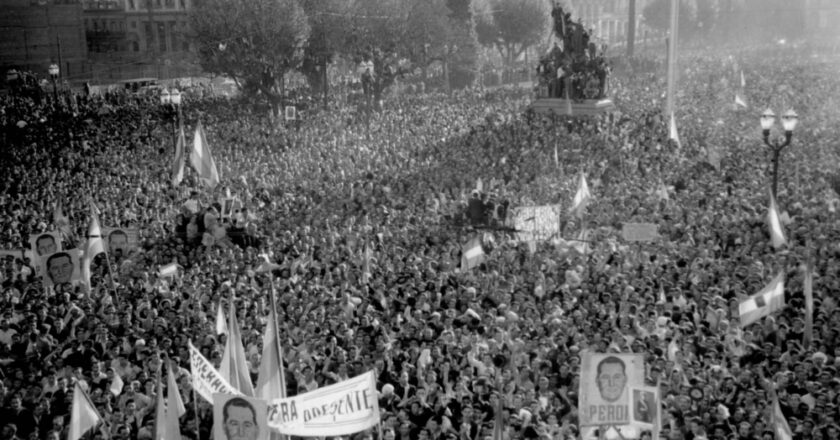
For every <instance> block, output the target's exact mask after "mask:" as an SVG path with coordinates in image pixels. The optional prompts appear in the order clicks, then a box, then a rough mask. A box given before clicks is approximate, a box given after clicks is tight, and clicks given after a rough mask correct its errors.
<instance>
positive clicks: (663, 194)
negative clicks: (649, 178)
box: [656, 180, 671, 200]
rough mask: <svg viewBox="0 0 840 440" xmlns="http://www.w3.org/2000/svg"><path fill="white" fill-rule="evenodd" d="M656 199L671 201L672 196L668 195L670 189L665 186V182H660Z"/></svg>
mask: <svg viewBox="0 0 840 440" xmlns="http://www.w3.org/2000/svg"><path fill="white" fill-rule="evenodd" d="M656 197H658V198H659V200H670V199H671V196H670V194H669V193H668V187H667V186H665V182H663V181H662V180H660V181H659V188H657V189H656Z"/></svg>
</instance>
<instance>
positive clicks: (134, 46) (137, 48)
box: [131, 41, 140, 52]
mask: <svg viewBox="0 0 840 440" xmlns="http://www.w3.org/2000/svg"><path fill="white" fill-rule="evenodd" d="M131 50H133V51H134V52H140V43H138V42H137V41H132V42H131Z"/></svg>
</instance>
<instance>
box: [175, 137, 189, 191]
mask: <svg viewBox="0 0 840 440" xmlns="http://www.w3.org/2000/svg"><path fill="white" fill-rule="evenodd" d="M186 145H187V140H186V138H185V137H184V127H183V126H182V127H181V128H180V130H179V132H178V143H177V144H175V162H174V163H173V164H172V186H178V185H180V184H181V181H182V180H184V148H185V146H186Z"/></svg>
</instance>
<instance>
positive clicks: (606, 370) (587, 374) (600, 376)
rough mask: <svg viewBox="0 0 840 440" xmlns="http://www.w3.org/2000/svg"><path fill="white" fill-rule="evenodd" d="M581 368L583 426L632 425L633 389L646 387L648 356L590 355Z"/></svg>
mask: <svg viewBox="0 0 840 440" xmlns="http://www.w3.org/2000/svg"><path fill="white" fill-rule="evenodd" d="M580 368H581V370H580V371H581V375H580V393H579V394H578V396H579V397H578V408H580V414H579V417H580V426H581V427H584V426H599V425H610V426H620V425H627V424H630V421H631V414H630V410H631V408H630V400H631V392H630V389H632V388H641V387H643V386H644V380H645V377H644V374H645V360H644V357H642V355H638V354H631V353H616V354H603V353H601V354H598V353H590V352H586V353H583V357H582V359H581V363H580Z"/></svg>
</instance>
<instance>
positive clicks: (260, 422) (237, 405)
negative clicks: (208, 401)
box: [213, 393, 269, 440]
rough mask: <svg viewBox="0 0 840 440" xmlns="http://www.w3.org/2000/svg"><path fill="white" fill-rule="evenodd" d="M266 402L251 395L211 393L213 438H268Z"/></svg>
mask: <svg viewBox="0 0 840 440" xmlns="http://www.w3.org/2000/svg"><path fill="white" fill-rule="evenodd" d="M266 408H267V407H266V402H265V401H264V400H260V399H255V398H252V397H244V396H234V395H231V394H218V393H215V394H213V438H215V439H218V440H268V435H269V429H268V426H266V422H267V420H268V417H267V415H266V414H267V409H266Z"/></svg>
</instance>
